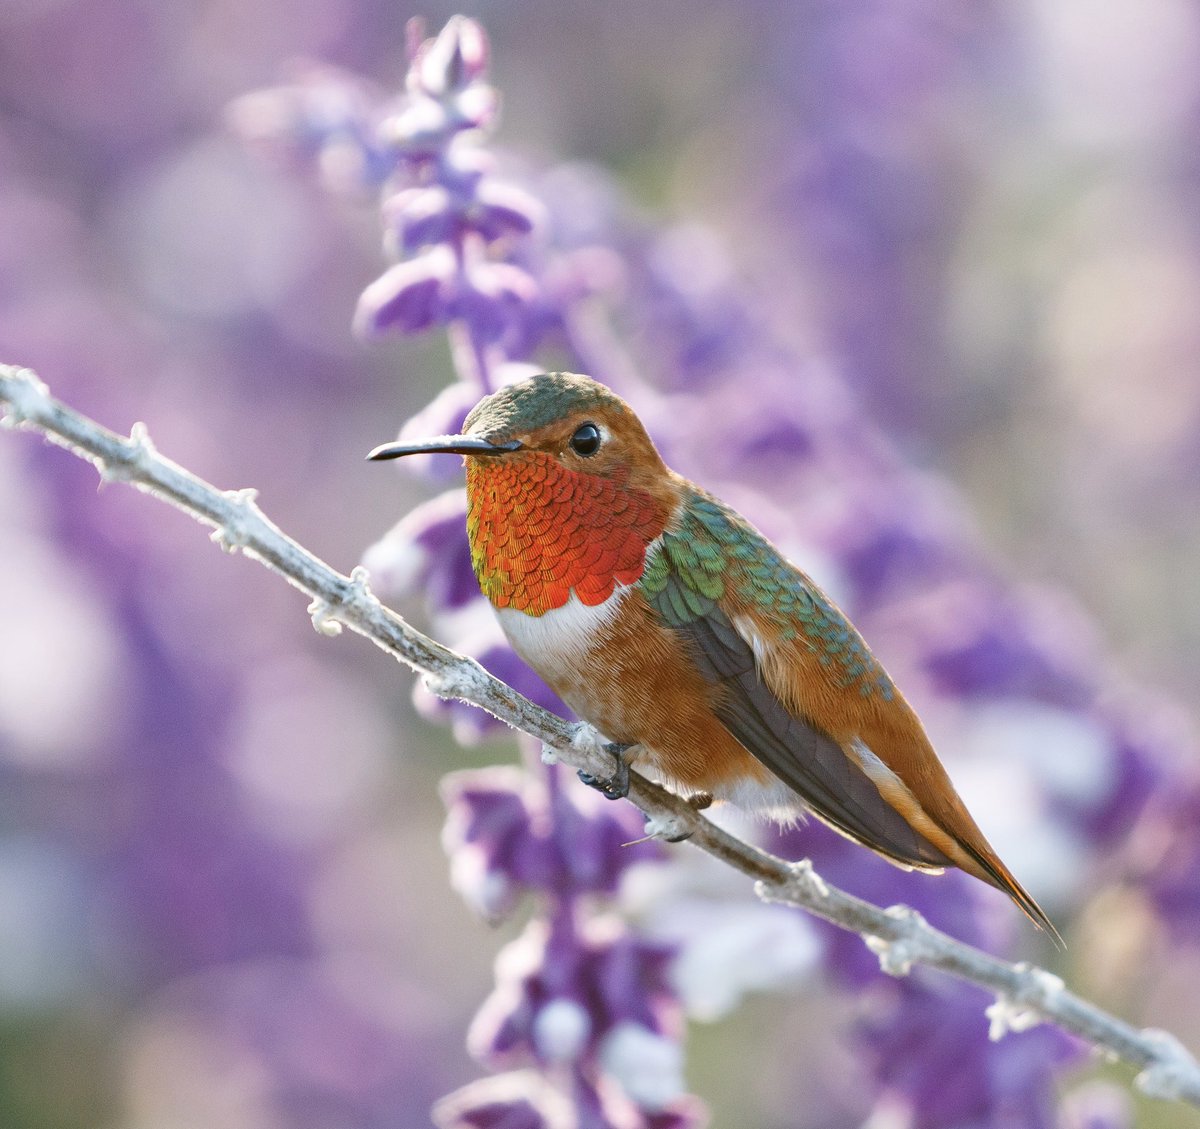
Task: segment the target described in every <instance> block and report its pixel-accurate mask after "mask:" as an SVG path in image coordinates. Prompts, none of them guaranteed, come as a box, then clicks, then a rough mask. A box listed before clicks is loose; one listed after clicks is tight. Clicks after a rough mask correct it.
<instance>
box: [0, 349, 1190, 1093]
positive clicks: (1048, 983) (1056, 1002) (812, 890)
mask: <svg viewBox="0 0 1200 1129" xmlns="http://www.w3.org/2000/svg"><path fill="white" fill-rule="evenodd" d="M0 406H3V407H4V413H5V414H4V416H3V419H2V420H0V422H3V424H4V425H5V426H7V427H10V428H30V429H33V430H36V431H40V432H42V433H43V434H44V435H45V436H46V437H48V438H49V439H50V440H51V441H52V442H54V443H57V444H59V445H60V446H63V447H66V448H67V449H68V450H70V451H71V452H72V453H74V454H75V455H77V456H79V457H80V458H83V459H87V460H88V461H90V462H92V463H94V464H95V465H96V467H97V469H98V470H99V471H100V475H101V477H102V478H103V479H104V480H106V481H121V482H128V483H130V484H131V485H132V486H135V487H136V488H137V489H139V490H143V491H145V492H146V493H149V494H153V495H154V496H155V497H158V498H162V499H163V500H165V501H167V502H170V503H171V504H172V505H174V506H177V507H178V508H179V509H181V510H183V511H184V512H186V513H189V514H191V515H192V516H193V517H195V518H196V519H197V520H199V521H201V522H204V523H206V524H208V525H211V526H212V527H213V529H214V532H213V534H212V539H213V540H214V541H216V542H217V543H218V544H219V545H220V546H221V547H222V548H223V549H225V550H227V551H228V552H239V551H240V552H242V553H244V554H246V556H248V557H252V558H254V559H255V560H258V561H260V562H262V563H263V564H264V565H266V566H267V567H268V568H270V569H271V570H273V571H274V572H277V573H279V575H280V576H282V577H283V578H284V579H285V580H287V581H288V583H289V584H291V585H293V586H294V587H296V588H298V589H300V590H301V591H302V592H304V593H306V594H307V595H308V596H309V597H310V598H311V600H312V602H311V604H310V605H309V608H308V611H309V614H310V615H311V616H312V621H313V626H314V627H315V628H316V629H317V630H318V631H319V632H321V633H322V634H326V635H335V634H337V633H338V632H339V631H340V630H341V628H342V626H343V625H344V626H346V627H349V628H350V629H351V630H353V631H356V632H358V633H359V634H360V635H364V636H366V638H368V639H370V640H371V641H372V642H373V643H375V644H376V645H377V646H379V647H381V648H382V649H383V650H385V651H387V652H388V653H389V654H390V655H392V656H393V658H396V659H399V660H400V661H401V662H404V663H406V664H407V665H408V666H410V667H412V669H413V670H415V671H417V672H418V673H420V674H422V675H424V677H425V682H426V685H427V686H428V687H429V688H430V690H432V691H433V692H434V693H435V694H438V695H440V696H441V697H444V698H457V699H460V700H462V701H465V702H469V703H471V704H472V705H475V706H478V707H479V708H481V709H484V710H487V711H488V713H490V714H492V715H493V716H495V717H497V718H499V719H500V720H501V721H503V722H505V723H507V724H508V725H511V726H512V727H513V728H514V729H519V730H521V731H522V732H524V733H528V734H530V735H531V736H532V737H534V738H536V739H537V740H539V741H541V742H542V744H543V746H544V747H545V749H546V750H547V753H546V755H547V757H548V758H553V759H557V760H560V761H562V762H564V763H565V764H569V765H571V766H572V767H573V768H577V769H582V770H584V771H585V772H590V773H592V774H593V775H596V776H604V775H605V774H606V773H607V772H608V771H609V770H610V769H611V758H610V756H609V754H608V753H607V752H606V751H605V749H604V742H603V739H602V738H601V737H600V736H599V735H598V734H597V733H596V731H595V730H594V729H592V728H591V726H589V725H586V724H582V723H581V724H574V725H573V724H570V723H568V722H566V721H564V720H563V719H562V718H559V717H556V716H555V715H554V714H551V713H548V712H547V711H546V710H544V709H542V708H540V707H539V706H536V705H534V703H533V702H531V701H529V699H527V698H525V697H523V696H522V695H520V694H518V693H517V692H516V691H515V690H513V689H512V688H511V687H510V686H508V685H506V684H505V683H503V682H501V681H500V680H499V679H497V678H494V677H493V676H492V675H490V674H488V672H487V671H485V670H484V669H483V668H482V667H481V666H480V665H479V664H478V663H477V662H475V660H474V659H470V658H466V657H464V656H463V655H459V654H456V653H455V652H453V651H451V650H449V649H448V648H446V647H443V646H442V645H441V644H440V643H438V642H436V641H434V640H433V639H430V638H429V637H428V636H427V635H424V634H422V633H421V632H420V631H417V630H416V629H415V628H413V627H411V626H410V625H409V624H408V623H406V622H405V621H404V620H403V619H401V618H400V616H398V615H396V613H395V612H393V611H390V610H389V609H388V608H385V607H384V606H383V605H382V604H381V603H380V602H379V600H378V599H377V598H376V597H375V596H374V595H373V594H372V593H371V590H370V587H369V585H368V577H367V573H366V570H365V569H363V568H361V567H359V568H356V569H354V570H353V571H352V572H351V574H350V575H349V576H343V575H341V574H340V573H338V572H337V571H336V570H334V569H332V568H330V567H329V566H328V565H326V564H325V563H324V562H323V561H321V560H319V559H318V558H317V557H315V556H313V554H312V553H310V552H309V551H308V550H307V549H305V548H303V547H302V546H301V545H299V544H297V543H296V542H295V541H293V540H292V539H291V538H290V537H288V536H287V535H286V534H284V533H283V532H282V531H281V530H280V529H279V527H278V526H276V525H275V524H274V523H272V522H271V521H270V520H269V519H268V518H267V517H266V516H265V515H264V514H263V513H262V511H261V510H260V509H259V508H258V505H257V503H256V502H255V499H254V491H253V490H233V491H222V490H218V489H217V488H216V487H214V486H211V485H209V484H208V483H207V482H204V481H203V480H202V479H200V478H197V477H196V476H195V475H193V474H191V473H190V472H189V471H187V470H185V469H184V468H183V467H181V466H179V465H178V464H176V463H173V462H171V460H170V459H166V458H164V457H163V456H162V455H160V454H158V452H157V451H156V450H155V449H154V446H153V444H152V443H151V442H150V438H149V436H148V434H147V432H146V428H145V427H144V425H142V424H135V425H134V427H133V430H132V432H131V434H130V437H129V438H124V437H122V436H120V435H117V434H116V433H114V432H112V431H109V430H107V429H106V428H104V427H101V426H100V425H99V424H97V423H95V422H93V421H92V420H90V419H88V418H87V417H86V416H83V415H81V414H79V413H78V412H76V411H73V410H72V409H71V408H68V407H67V406H66V405H64V404H62V403H61V402H60V401H58V400H56V399H54V398H53V397H52V396H51V395H50V392H49V390H48V389H47V388H46V386H45V385H44V384H43V383H42V382H41V381H40V380H39V379H38V378H37V377H36V376H35V375H34V374H33V373H32V372H30V371H29V370H28V369H21V368H14V367H10V366H3V365H0ZM629 798H630V799H631V800H632V801H633V803H634V804H636V805H637V806H638V807H639V808H640V809H641V810H642V811H643V812H644V813H645V814H646V816H647V817H648V818H649V820H650V821H651V823H652V824H653V825H654V826H659V827H668V828H670V829H671V831H672V834H674V835H678V834H679V832H680V830H681V829H682V830H683V831H686V832H690V840H689V841H690V842H692V843H694V844H695V845H696V846H698V847H699V848H701V849H702V850H704V851H707V852H708V853H709V854H711V855H714V856H715V857H717V858H719V859H721V860H723V861H724V862H727V863H728V864H729V865H730V866H733V867H735V868H736V869H738V870H740V871H742V873H744V874H747V875H749V876H750V877H751V878H753V879H755V890H756V892H757V893H758V896H759V897H760V898H762V899H763V900H765V901H769V902H781V903H785V904H787V905H792V906H799V907H802V908H804V909H806V910H808V911H809V912H810V913H814V914H816V915H817V916H819V917H822V918H824V919H825V920H827V921H830V922H832V923H833V924H834V925H837V926H839V927H840V928H842V929H847V930H850V931H852V932H855V933H858V934H859V935H860V936H861V937H862V938H863V940H864V941H865V943H866V944H867V945H868V946H869V947H870V949H871V950H872V951H873V952H874V953H876V954H877V955H878V957H879V962H880V966H881V968H882V969H883V970H884V971H885V972H887V973H889V974H890V975H892V976H906V975H907V974H908V973H909V972H910V971H911V969H912V968H913V967H914V966H916V965H924V966H926V967H928V968H934V969H938V970H939V971H941V972H945V973H947V974H949V975H951V976H955V977H957V978H959V979H960V980H967V981H970V982H971V983H974V984H978V985H980V986H981V987H983V988H986V989H988V990H989V991H991V992H992V993H994V994H995V996H996V1002H995V1003H993V1004H992V1005H991V1006H990V1007H989V1008H988V1009H987V1014H988V1018H989V1019H990V1021H991V1035H992V1038H994V1039H998V1038H1000V1037H1002V1036H1003V1035H1005V1034H1006V1033H1008V1032H1010V1031H1022V1030H1025V1029H1026V1028H1028V1027H1031V1026H1033V1025H1035V1024H1036V1023H1039V1022H1050V1023H1054V1024H1056V1025H1057V1026H1058V1027H1060V1028H1062V1029H1063V1030H1065V1031H1069V1032H1071V1033H1072V1034H1073V1035H1077V1036H1079V1037H1080V1038H1081V1039H1084V1040H1086V1041H1087V1042H1088V1043H1090V1044H1091V1045H1092V1046H1093V1047H1095V1048H1096V1049H1097V1050H1099V1051H1100V1052H1101V1053H1103V1054H1106V1055H1107V1056H1109V1057H1111V1058H1117V1059H1122V1060H1124V1061H1126V1062H1129V1063H1132V1064H1133V1065H1134V1066H1136V1067H1138V1068H1139V1069H1140V1073H1139V1074H1138V1075H1137V1078H1136V1079H1135V1084H1136V1085H1137V1086H1138V1088H1140V1089H1141V1090H1142V1091H1143V1092H1144V1093H1146V1094H1148V1095H1150V1096H1152V1097H1156V1098H1163V1099H1168V1100H1174V1101H1182V1102H1188V1103H1190V1104H1192V1105H1195V1106H1200V1066H1198V1065H1197V1063H1196V1060H1195V1058H1194V1057H1193V1056H1192V1055H1191V1053H1190V1052H1188V1051H1187V1049H1186V1048H1184V1047H1183V1045H1182V1044H1181V1043H1180V1042H1179V1041H1178V1040H1177V1039H1176V1038H1175V1037H1174V1036H1172V1035H1170V1034H1168V1033H1167V1032H1165V1031H1159V1030H1155V1029H1153V1028H1143V1029H1139V1028H1137V1027H1134V1026H1133V1025H1132V1024H1129V1023H1126V1022H1125V1021H1124V1020H1122V1019H1118V1018H1117V1017H1116V1016H1114V1015H1110V1014H1109V1013H1108V1012H1106V1011H1104V1010H1103V1009H1101V1008H1099V1007H1097V1006H1096V1005H1095V1004H1092V1003H1090V1002H1089V1001H1088V1000H1085V999H1082V998H1081V997H1079V996H1077V995H1075V993H1073V992H1071V991H1069V990H1068V989H1067V988H1066V986H1065V985H1064V984H1063V982H1062V980H1060V979H1059V978H1058V977H1057V976H1054V975H1053V974H1051V973H1049V972H1046V971H1044V970H1043V969H1040V968H1035V967H1033V966H1031V965H1028V964H1025V963H1020V964H1011V963H1009V962H1007V961H1004V960H1000V959H999V958H997V957H994V956H991V955H989V954H988V953H985V952H982V951H980V950H979V949H976V948H973V947H972V946H970V945H965V944H963V943H962V942H960V941H956V940H955V939H954V938H952V937H950V936H948V935H947V934H945V933H942V932H940V931H939V930H937V929H934V928H933V927H932V926H930V925H929V924H927V923H926V921H925V920H924V918H922V917H921V915H920V914H919V913H917V912H916V911H915V910H912V909H909V908H908V907H907V906H892V907H891V908H889V909H883V908H881V907H879V906H876V905H873V904H871V903H870V902H866V901H863V900H862V899H861V898H856V897H854V896H853V895H851V894H847V893H845V892H844V891H842V890H839V889H837V888H836V887H834V886H831V885H829V884H828V883H826V882H824V881H823V880H822V879H821V878H820V877H819V876H818V875H817V874H816V873H815V872H814V871H813V868H812V866H811V864H810V863H809V862H808V861H807V860H805V861H802V862H798V863H792V862H788V861H786V860H784V859H781V858H777V857H776V856H774V855H771V854H769V853H767V852H766V851H763V850H760V849H759V848H757V847H754V846H752V845H751V844H749V843H746V842H744V841H742V840H740V839H737V838H736V837H734V836H733V835H730V834H729V833H728V832H726V831H723V830H722V829H721V828H720V827H717V826H716V825H715V824H713V823H712V822H710V821H709V820H707V819H706V818H704V816H703V815H701V814H700V813H699V812H698V811H696V809H695V808H694V807H693V806H692V805H691V804H689V803H687V802H686V801H684V800H683V799H681V798H679V797H678V796H675V795H673V794H672V793H670V792H668V791H666V790H665V789H664V788H662V787H660V786H659V785H657V784H655V783H653V782H652V781H650V780H648V779H646V778H645V777H643V776H641V775H639V774H637V773H631V786H630V792H629Z"/></svg>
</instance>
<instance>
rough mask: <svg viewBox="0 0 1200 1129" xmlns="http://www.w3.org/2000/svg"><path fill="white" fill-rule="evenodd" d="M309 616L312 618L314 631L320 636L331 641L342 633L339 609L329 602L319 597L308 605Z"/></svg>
mask: <svg viewBox="0 0 1200 1129" xmlns="http://www.w3.org/2000/svg"><path fill="white" fill-rule="evenodd" d="M308 614H309V616H310V617H311V618H312V625H313V630H314V631H316V633H317V634H318V635H324V636H325V637H326V638H330V639H331V638H333V637H334V636H335V635H340V634H341V633H342V625H341V624H340V623H339V622H338V618H337V607H335V606H334V604H333V603H332V602H330V601H329V600H325V599H322V598H321V597H319V596H318V597H317V598H316V599H314V600H313V602H312V603H311V604H309V605H308Z"/></svg>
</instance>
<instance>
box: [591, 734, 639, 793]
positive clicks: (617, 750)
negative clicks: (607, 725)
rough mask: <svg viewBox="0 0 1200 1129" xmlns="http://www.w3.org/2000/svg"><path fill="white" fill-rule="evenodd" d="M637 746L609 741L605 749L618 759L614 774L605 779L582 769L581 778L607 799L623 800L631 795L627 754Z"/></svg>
mask: <svg viewBox="0 0 1200 1129" xmlns="http://www.w3.org/2000/svg"><path fill="white" fill-rule="evenodd" d="M635 748H637V746H636V745H618V744H616V743H615V742H609V743H608V744H607V745H605V746H604V751H605V752H607V753H611V754H612V756H613V759H614V760H615V761H616V765H615V767H614V770H613V774H612V776H610V777H608V778H607V779H605V778H604V777H600V776H593V775H592V774H591V773H590V772H584V771H583V770H582V769H581V770H580V772H579V779H580V780H582V781H583V782H584V783H585V784H586V785H587V786H588V787H589V788H595V789H596V791H597V792H599V793H600V795H602V796H603V797H604V798H605V799H606V800H623V799H624V798H625V797H626V796H628V795H629V758H627V757H626V755H625V754H626V753H628V751H629V750H630V749H635Z"/></svg>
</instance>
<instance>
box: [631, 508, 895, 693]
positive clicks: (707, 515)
mask: <svg viewBox="0 0 1200 1129" xmlns="http://www.w3.org/2000/svg"><path fill="white" fill-rule="evenodd" d="M640 584H641V587H642V591H643V593H644V594H645V596H646V599H647V600H648V601H649V602H650V604H651V605H652V606H653V607H654V609H655V611H656V612H657V613H658V614H659V616H661V617H662V619H663V622H665V623H666V624H667V625H668V626H671V627H677V628H678V627H685V626H687V625H688V624H690V623H692V622H693V621H694V620H696V619H699V618H701V617H704V616H709V615H711V614H712V613H713V612H714V610H715V609H717V608H721V609H722V610H723V611H725V612H727V613H729V614H732V615H736V614H737V611H738V609H739V608H745V609H747V610H750V611H753V612H754V613H756V614H757V615H758V616H759V617H760V618H762V619H765V620H766V622H768V623H770V624H772V625H773V626H774V627H775V632H774V635H775V638H777V639H778V640H779V641H780V642H782V643H787V644H794V643H795V642H796V641H800V642H802V643H803V644H805V645H807V646H808V647H809V648H811V649H812V650H813V651H815V652H816V653H817V657H818V661H819V662H820V663H821V665H822V666H826V667H829V668H830V674H831V676H832V677H834V678H835V679H836V680H837V682H838V683H839V684H840V685H843V686H851V685H855V684H857V685H858V686H859V687H860V689H861V691H862V693H863V694H864V695H868V694H871V693H872V692H875V691H877V692H879V693H880V694H881V695H882V696H883V697H884V698H886V699H891V698H892V697H893V696H894V694H895V688H894V686H893V685H892V682H891V679H889V678H888V676H887V674H886V673H885V672H884V670H883V668H882V667H881V666H880V665H879V663H878V661H877V660H876V659H875V656H874V655H872V654H871V651H870V649H869V648H868V647H867V645H866V643H865V642H864V641H863V638H862V636H860V635H859V633H858V632H857V631H856V630H855V629H854V627H853V626H852V625H851V624H850V621H849V620H847V619H846V617H845V616H844V615H843V614H842V613H841V612H840V611H839V610H838V609H837V607H836V606H835V605H834V604H833V603H832V602H831V601H830V600H829V598H828V597H827V596H826V595H825V594H824V593H823V592H822V591H821V590H820V588H818V587H817V586H816V585H815V584H814V583H813V582H812V581H811V580H810V579H809V578H808V577H807V576H805V575H804V573H802V572H800V570H799V569H797V568H795V567H794V566H793V565H791V564H790V563H789V562H788V561H787V560H786V559H785V558H784V557H783V556H782V555H781V554H780V553H779V551H778V550H777V549H776V548H775V547H774V546H773V545H772V544H771V543H770V542H769V541H768V540H767V539H766V538H765V537H763V536H762V534H761V533H759V532H758V531H757V530H756V529H754V527H753V526H751V525H750V524H749V523H747V522H745V521H743V520H742V519H741V518H740V517H738V515H737V514H735V513H734V512H733V511H732V510H730V509H729V508H728V507H726V506H725V505H723V504H722V503H721V502H719V501H718V500H717V499H716V498H713V497H711V496H710V495H708V494H704V493H701V492H700V491H693V492H692V493H691V494H690V495H689V496H688V497H687V498H686V499H685V502H684V506H683V510H682V516H681V519H680V522H679V526H678V528H677V529H675V530H673V531H668V532H666V533H664V534H663V535H662V538H661V540H660V542H659V545H658V547H657V550H656V551H655V552H653V553H652V554H651V555H650V556H649V557H648V558H647V561H646V571H645V573H644V574H643V576H642V579H641V581H640Z"/></svg>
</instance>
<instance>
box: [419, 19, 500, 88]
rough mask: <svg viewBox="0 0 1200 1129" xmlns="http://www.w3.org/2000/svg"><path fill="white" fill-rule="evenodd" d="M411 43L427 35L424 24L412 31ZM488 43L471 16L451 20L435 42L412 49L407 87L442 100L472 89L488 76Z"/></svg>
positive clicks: (433, 40) (427, 40) (426, 42)
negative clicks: (447, 96) (450, 95)
mask: <svg viewBox="0 0 1200 1129" xmlns="http://www.w3.org/2000/svg"><path fill="white" fill-rule="evenodd" d="M408 31H409V35H410V43H411V42H412V41H413V40H416V39H418V38H419V37H420V36H421V35H422V34H423V29H422V27H421V21H419V20H413V21H411V22H410V23H409V27H408ZM487 65H488V41H487V36H486V35H485V34H484V30H483V28H482V27H481V26H480V25H479V24H478V23H477V22H476V21H475V20H472V19H470V18H468V17H467V16H451V17H450V19H449V20H447V21H446V26H445V27H443V28H442V30H441V31H440V32H438V34H437V35H436V36H435V37H434V38H433V39H426V40H424V41H423V42H420V43H418V44H417V45H416V47H415V49H412V55H411V58H410V60H409V69H408V78H407V86H408V89H409V90H410V91H411V92H413V93H420V94H427V95H429V96H430V97H431V98H442V97H444V96H445V95H447V94H457V93H460V92H462V91H464V90H466V89H468V88H469V87H470V86H471V85H472V84H473V83H476V82H481V81H482V80H483V79H484V78H485V77H486V75H487Z"/></svg>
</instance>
